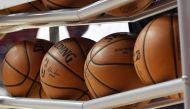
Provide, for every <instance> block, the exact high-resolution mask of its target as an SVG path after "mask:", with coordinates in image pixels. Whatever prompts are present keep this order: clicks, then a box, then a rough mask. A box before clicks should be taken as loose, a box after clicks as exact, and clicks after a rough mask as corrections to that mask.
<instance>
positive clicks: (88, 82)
mask: <svg viewBox="0 0 190 109" xmlns="http://www.w3.org/2000/svg"><path fill="white" fill-rule="evenodd" d="M86 73H87V72H86ZM86 73H84V76H85V78H86V80H85V81H86V82H87V84H88V85H89V87H90V88H91V90H92V92H93V93H94V95H95V97H96V98H97V97H99V96H98V94H97V93H96V92H95V91H94V89H93V88H92V85H91V83H90V81H89V80H88V77H87V76H86Z"/></svg>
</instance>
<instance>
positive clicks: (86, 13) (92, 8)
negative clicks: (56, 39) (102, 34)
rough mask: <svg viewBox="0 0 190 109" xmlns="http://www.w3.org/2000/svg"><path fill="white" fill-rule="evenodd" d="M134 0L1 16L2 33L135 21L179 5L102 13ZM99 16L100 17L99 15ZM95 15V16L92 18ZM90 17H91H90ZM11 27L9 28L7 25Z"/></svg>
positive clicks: (173, 2) (171, 2)
mask: <svg viewBox="0 0 190 109" xmlns="http://www.w3.org/2000/svg"><path fill="white" fill-rule="evenodd" d="M132 1H133V0H119V1H116V2H114V0H102V1H100V2H97V3H94V4H91V5H89V6H86V7H84V8H81V9H76V10H56V11H49V12H41V13H20V14H13V15H4V16H0V25H1V26H4V27H2V28H0V33H9V32H13V31H18V30H22V29H27V28H39V27H44V26H45V27H47V26H48V27H54V26H63V25H66V26H68V25H89V24H100V23H110V22H135V21H138V20H142V19H144V18H147V17H151V16H154V15H156V14H159V13H162V12H165V11H168V10H171V9H174V8H176V7H177V1H176V0H164V1H165V2H161V3H158V4H157V5H155V6H152V7H150V8H149V9H147V10H145V11H143V12H141V13H138V14H136V15H133V16H130V17H113V16H107V15H100V14H102V13H103V12H105V11H108V10H110V9H112V8H113V7H118V6H121V5H122V4H124V3H130V2H132ZM97 16H99V17H97ZM92 17H95V18H92ZM96 17H97V18H96ZM89 18H90V19H89ZM8 25H9V27H8V28H7V26H8ZM10 25H12V26H10Z"/></svg>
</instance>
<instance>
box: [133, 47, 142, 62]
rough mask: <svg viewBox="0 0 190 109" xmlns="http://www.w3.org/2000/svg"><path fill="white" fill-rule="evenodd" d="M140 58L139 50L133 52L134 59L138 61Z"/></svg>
mask: <svg viewBox="0 0 190 109" xmlns="http://www.w3.org/2000/svg"><path fill="white" fill-rule="evenodd" d="M140 58H141V54H140V50H137V51H136V52H135V53H134V59H135V61H138V60H139V59H140Z"/></svg>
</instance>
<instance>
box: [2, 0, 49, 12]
mask: <svg viewBox="0 0 190 109" xmlns="http://www.w3.org/2000/svg"><path fill="white" fill-rule="evenodd" d="M5 10H6V12H8V13H19V12H35V11H46V10H47V8H46V7H45V6H44V4H43V2H42V1H41V0H37V1H33V2H28V3H25V4H21V5H18V6H14V7H10V8H7V9H5Z"/></svg>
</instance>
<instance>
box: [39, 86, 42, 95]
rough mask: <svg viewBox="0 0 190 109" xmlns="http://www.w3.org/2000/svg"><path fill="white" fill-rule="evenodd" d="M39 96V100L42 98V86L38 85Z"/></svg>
mask: <svg viewBox="0 0 190 109" xmlns="http://www.w3.org/2000/svg"><path fill="white" fill-rule="evenodd" d="M39 96H40V98H42V86H41V85H40V89H39Z"/></svg>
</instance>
